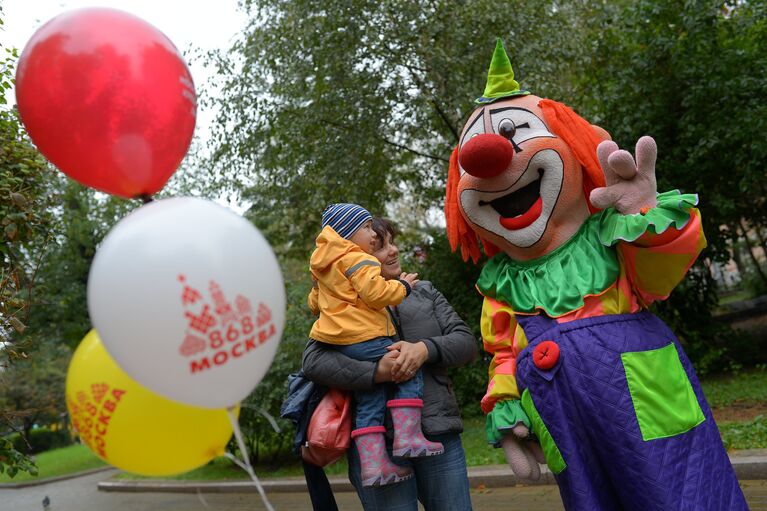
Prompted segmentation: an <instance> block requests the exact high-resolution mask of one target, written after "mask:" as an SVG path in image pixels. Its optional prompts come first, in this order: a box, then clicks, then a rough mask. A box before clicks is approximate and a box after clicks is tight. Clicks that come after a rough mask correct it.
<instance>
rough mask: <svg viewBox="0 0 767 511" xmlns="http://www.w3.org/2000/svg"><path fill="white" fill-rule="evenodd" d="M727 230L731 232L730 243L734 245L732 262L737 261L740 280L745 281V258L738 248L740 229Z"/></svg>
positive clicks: (736, 265)
mask: <svg viewBox="0 0 767 511" xmlns="http://www.w3.org/2000/svg"><path fill="white" fill-rule="evenodd" d="M727 230H728V231H730V243H732V260H733V261H735V267H736V268H737V269H738V275H740V280H743V277H745V276H746V268H745V266H744V265H743V257H742V255H741V253H740V247H739V246H738V237H739V236H738V228H737V226H735V227H734V228H728V229H727Z"/></svg>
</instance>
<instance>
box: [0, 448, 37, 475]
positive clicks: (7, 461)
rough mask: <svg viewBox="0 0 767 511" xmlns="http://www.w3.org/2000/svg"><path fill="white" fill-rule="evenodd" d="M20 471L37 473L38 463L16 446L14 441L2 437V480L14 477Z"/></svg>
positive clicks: (0, 454) (31, 473)
mask: <svg viewBox="0 0 767 511" xmlns="http://www.w3.org/2000/svg"><path fill="white" fill-rule="evenodd" d="M19 472H22V473H24V472H26V473H27V474H29V475H32V476H35V475H37V473H38V471H37V465H35V462H34V461H32V459H31V458H30V457H29V456H26V455H24V454H22V453H21V452H19V451H18V450H17V449H16V448H14V446H13V443H12V442H11V441H10V440H8V439H5V438H2V437H0V481H2V480H3V479H5V478H11V479H12V478H14V477H16V474H18V473H19Z"/></svg>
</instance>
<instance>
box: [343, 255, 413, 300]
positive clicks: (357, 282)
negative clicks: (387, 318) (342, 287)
mask: <svg viewBox="0 0 767 511" xmlns="http://www.w3.org/2000/svg"><path fill="white" fill-rule="evenodd" d="M344 276H345V277H346V278H347V279H349V282H350V283H351V285H352V287H353V288H354V290H355V291H356V292H357V294H358V295H359V297H360V299H361V300H362V301H363V302H365V305H367V306H368V307H370V308H371V309H383V308H384V307H386V306H388V305H399V303H400V302H402V300H404V299H405V296H406V295H407V291H406V290H405V285H404V284H402V282H400V281H398V280H386V279H385V278H383V276H382V275H381V263H379V262H378V261H374V260H372V259H363V260H361V261H358V262H355V263H354V264H352V265H351V266H350V267H349V268H348V269H347V270H346V271H345V272H344Z"/></svg>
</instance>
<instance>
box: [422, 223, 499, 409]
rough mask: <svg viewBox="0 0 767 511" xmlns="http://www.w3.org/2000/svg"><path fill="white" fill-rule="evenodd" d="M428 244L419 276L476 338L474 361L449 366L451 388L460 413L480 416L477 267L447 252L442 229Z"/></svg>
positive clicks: (482, 361) (482, 366)
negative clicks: (476, 352)
mask: <svg viewBox="0 0 767 511" xmlns="http://www.w3.org/2000/svg"><path fill="white" fill-rule="evenodd" d="M431 240H432V241H431V243H429V244H428V245H426V254H427V256H426V260H425V261H424V262H423V263H421V265H420V268H418V272H419V276H420V277H421V278H423V279H424V280H430V281H431V282H432V283H433V284H434V287H436V288H437V289H438V290H439V291H440V292H441V293H442V294H443V295H445V298H446V299H447V301H448V302H450V305H452V306H453V309H454V310H455V311H456V312H457V313H458V315H459V316H461V318H462V319H463V320H464V321H465V322H466V324H467V325H468V326H469V328H471V329H472V331H473V332H474V336H475V337H476V338H477V339H478V341H477V351H478V352H479V356H478V357H477V360H476V361H475V362H474V363H472V364H469V365H467V366H465V367H459V368H453V369H450V378H451V380H452V382H453V389H454V390H455V396H456V399H457V400H458V405H459V406H460V407H461V413H462V414H463V415H464V416H467V417H470V416H478V415H482V410H481V409H480V407H479V401H480V400H481V399H482V396H483V395H484V394H485V389H486V387H487V366H488V361H489V357H487V356H483V354H484V351H483V350H482V344H481V341H480V340H479V339H481V335H480V331H479V313H480V310H481V306H482V296H481V295H480V294H479V292H478V291H477V290H476V289H475V288H474V283H475V282H476V281H477V278H478V277H479V272H480V269H481V266H475V265H473V264H467V263H465V262H463V260H462V259H461V256H460V254H457V253H453V252H451V251H450V245H449V243H448V241H447V236H446V235H445V233H444V232H443V231H441V230H440V231H434V232H433V233H432V236H431Z"/></svg>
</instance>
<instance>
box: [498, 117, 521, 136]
mask: <svg viewBox="0 0 767 511" xmlns="http://www.w3.org/2000/svg"><path fill="white" fill-rule="evenodd" d="M498 133H499V134H500V135H501V136H502V137H503V138H508V139H509V140H511V139H512V137H513V136H514V135H515V134H516V133H517V127H516V126H515V125H514V121H512V120H511V119H503V120H502V121H501V122H500V123H499V124H498Z"/></svg>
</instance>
